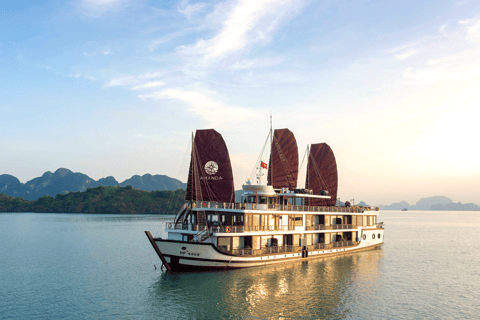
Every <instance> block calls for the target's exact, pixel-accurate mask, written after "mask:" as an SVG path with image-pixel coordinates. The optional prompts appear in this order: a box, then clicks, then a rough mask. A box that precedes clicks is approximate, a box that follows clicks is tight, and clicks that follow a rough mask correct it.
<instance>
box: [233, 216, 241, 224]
mask: <svg viewBox="0 0 480 320" xmlns="http://www.w3.org/2000/svg"><path fill="white" fill-rule="evenodd" d="M232 218H233V225H236V226H239V225H243V215H241V216H240V215H234V216H233V217H232Z"/></svg>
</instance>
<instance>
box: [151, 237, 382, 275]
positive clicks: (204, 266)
mask: <svg viewBox="0 0 480 320" xmlns="http://www.w3.org/2000/svg"><path fill="white" fill-rule="evenodd" d="M383 231H384V230H383V229H368V230H363V236H362V238H361V241H360V242H359V243H358V244H356V245H353V246H347V247H336V248H328V249H316V250H307V251H305V250H303V251H295V252H282V253H272V254H263V255H248V256H242V255H233V254H229V253H225V252H221V251H219V250H218V249H217V248H216V247H215V246H214V244H212V243H201V242H188V241H179V240H167V239H160V238H154V239H153V241H154V243H155V245H156V246H157V248H158V249H159V250H160V251H161V255H163V257H164V259H165V260H166V262H167V263H168V265H169V267H170V268H171V270H172V271H189V270H209V269H238V268H249V267H259V266H266V265H273V264H277V263H285V262H296V261H305V260H310V259H319V258H325V257H332V256H337V255H344V254H349V253H353V252H358V251H364V250H369V249H373V248H375V247H378V246H380V245H382V244H383ZM378 234H380V238H379V237H378ZM373 235H375V237H373ZM152 245H153V244H152ZM159 256H160V255H159Z"/></svg>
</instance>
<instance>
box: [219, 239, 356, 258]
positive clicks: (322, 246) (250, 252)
mask: <svg viewBox="0 0 480 320" xmlns="http://www.w3.org/2000/svg"><path fill="white" fill-rule="evenodd" d="M357 244H359V242H358V241H351V240H344V241H336V242H332V243H315V244H313V245H308V246H307V249H308V251H314V250H326V249H333V248H342V247H352V246H355V245H357ZM218 249H219V250H220V251H222V252H225V253H230V254H233V255H237V256H256V255H264V254H275V253H285V252H300V251H302V247H300V246H270V247H263V248H260V249H252V248H249V247H247V248H236V249H231V250H228V249H227V246H219V248H218Z"/></svg>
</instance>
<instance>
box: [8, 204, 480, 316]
mask: <svg viewBox="0 0 480 320" xmlns="http://www.w3.org/2000/svg"><path fill="white" fill-rule="evenodd" d="M162 221H165V217H162V216H129V215H79V214H30V213H22V214H0V319H59V318H62V319H64V318H69V319H83V318H86V319H110V318H115V319H117V318H125V319H137V318H139V319H322V318H331V319H344V318H346V319H372V318H373V319H376V318H387V319H419V318H437V319H469V318H470V319H473V318H476V319H478V318H479V317H480V302H479V297H480V236H479V231H480V212H430V211H425V212H422V211H407V212H401V211H381V217H380V219H379V221H384V222H385V228H386V231H385V244H384V245H383V246H382V247H381V248H380V249H376V250H371V251H366V252H361V253H354V254H350V255H347V256H342V257H336V258H330V259H326V260H316V261H309V262H308V263H305V262H304V263H302V262H298V263H289V264H284V265H279V266H276V267H260V268H251V269H245V270H233V271H220V272H195V273H193V272H192V273H178V274H174V273H164V272H162V271H160V270H159V269H157V270H155V268H154V264H155V265H156V266H157V267H159V266H160V265H161V263H160V261H159V259H158V257H157V256H156V254H155V252H154V250H153V249H152V247H151V245H150V244H149V242H148V239H147V237H146V236H145V234H144V230H149V231H151V232H152V234H153V235H154V236H155V235H157V236H158V235H160V232H161V227H160V225H161V223H162Z"/></svg>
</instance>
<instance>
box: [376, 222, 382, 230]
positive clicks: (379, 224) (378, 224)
mask: <svg viewBox="0 0 480 320" xmlns="http://www.w3.org/2000/svg"><path fill="white" fill-rule="evenodd" d="M375 227H376V228H379V229H383V222H378V223H376V224H375Z"/></svg>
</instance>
